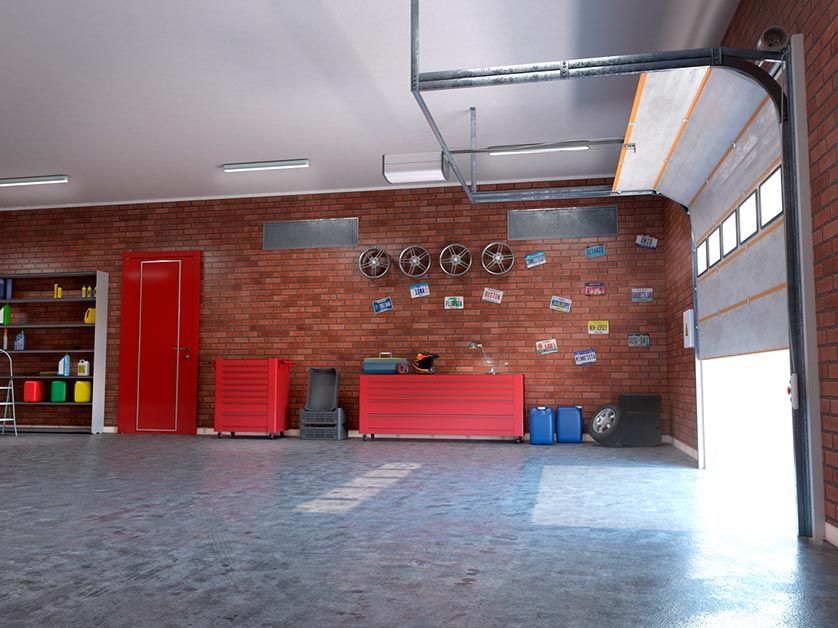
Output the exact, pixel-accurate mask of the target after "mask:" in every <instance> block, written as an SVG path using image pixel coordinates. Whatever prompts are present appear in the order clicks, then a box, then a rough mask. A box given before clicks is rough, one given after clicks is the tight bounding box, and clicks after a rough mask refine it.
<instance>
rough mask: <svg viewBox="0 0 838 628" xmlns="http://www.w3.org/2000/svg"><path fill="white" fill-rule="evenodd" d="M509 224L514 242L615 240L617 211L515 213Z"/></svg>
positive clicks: (511, 212)
mask: <svg viewBox="0 0 838 628" xmlns="http://www.w3.org/2000/svg"><path fill="white" fill-rule="evenodd" d="M506 224H507V232H508V237H509V239H510V240H547V239H555V238H583V237H596V236H615V235H617V208H616V207H564V208H561V209H512V210H509V211H508V212H507V213H506Z"/></svg>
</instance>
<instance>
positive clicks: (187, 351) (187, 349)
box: [172, 347, 192, 360]
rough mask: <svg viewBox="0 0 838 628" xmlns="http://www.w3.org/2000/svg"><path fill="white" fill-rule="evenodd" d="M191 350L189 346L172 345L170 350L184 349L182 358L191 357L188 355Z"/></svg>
mask: <svg viewBox="0 0 838 628" xmlns="http://www.w3.org/2000/svg"><path fill="white" fill-rule="evenodd" d="M191 350H192V349H191V348H190V347H172V351H186V353H185V354H184V356H183V359H184V360H188V359H189V358H190V357H191V356H190V351H191Z"/></svg>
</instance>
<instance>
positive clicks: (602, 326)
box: [588, 321, 608, 335]
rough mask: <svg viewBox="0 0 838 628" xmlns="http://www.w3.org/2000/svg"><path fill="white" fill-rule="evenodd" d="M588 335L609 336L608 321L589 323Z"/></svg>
mask: <svg viewBox="0 0 838 628" xmlns="http://www.w3.org/2000/svg"><path fill="white" fill-rule="evenodd" d="M588 333H589V334H591V335H605V334H607V333H608V321H588Z"/></svg>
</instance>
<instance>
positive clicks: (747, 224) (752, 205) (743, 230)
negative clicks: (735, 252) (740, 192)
mask: <svg viewBox="0 0 838 628" xmlns="http://www.w3.org/2000/svg"><path fill="white" fill-rule="evenodd" d="M756 232H757V193H756V192H754V193H753V194H751V195H750V196H749V197H748V198H746V199H745V202H744V203H742V204H741V205H740V206H739V242H740V243H741V242H744V241H745V240H747V239H748V238H750V237H751V236H752V235H754V234H755V233H756Z"/></svg>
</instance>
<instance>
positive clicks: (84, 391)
mask: <svg viewBox="0 0 838 628" xmlns="http://www.w3.org/2000/svg"><path fill="white" fill-rule="evenodd" d="M92 392H93V388H92V386H91V384H90V382H76V385H75V387H74V388H73V401H75V402H76V403H90V398H91V396H92Z"/></svg>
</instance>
